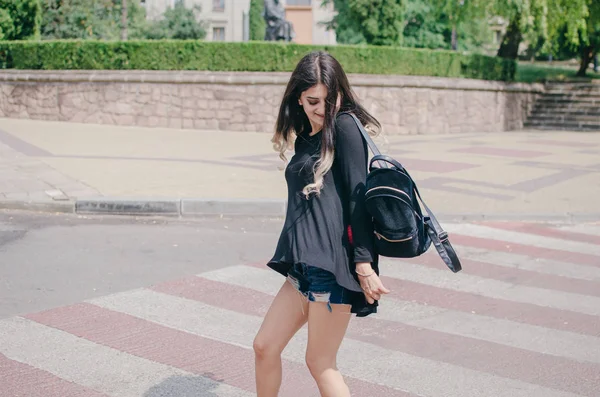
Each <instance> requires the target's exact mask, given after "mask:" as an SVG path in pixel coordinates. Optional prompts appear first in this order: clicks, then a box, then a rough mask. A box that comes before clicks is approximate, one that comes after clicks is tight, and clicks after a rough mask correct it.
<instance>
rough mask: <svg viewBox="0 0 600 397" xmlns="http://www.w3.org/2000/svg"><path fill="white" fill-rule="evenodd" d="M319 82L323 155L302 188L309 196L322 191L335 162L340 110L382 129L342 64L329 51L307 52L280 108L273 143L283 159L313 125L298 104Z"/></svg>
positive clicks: (369, 126)
mask: <svg viewBox="0 0 600 397" xmlns="http://www.w3.org/2000/svg"><path fill="white" fill-rule="evenodd" d="M319 83H321V84H323V85H324V86H325V87H326V88H327V98H326V99H325V115H324V116H325V119H324V121H323V128H322V130H321V131H322V133H321V155H320V158H319V160H317V161H316V163H315V167H314V169H313V173H314V182H313V183H311V184H309V185H307V186H306V187H305V188H304V190H303V192H304V194H305V195H306V196H308V195H310V194H311V193H316V194H317V195H318V194H319V193H320V191H321V188H322V187H323V176H324V175H325V174H326V173H327V172H328V171H329V170H330V169H331V166H332V165H333V160H334V158H335V153H334V148H335V119H336V115H337V113H338V112H352V113H353V114H354V115H355V116H356V117H357V118H358V119H359V120H360V121H361V122H362V124H363V125H364V126H365V128H366V129H367V131H369V132H370V133H371V134H372V135H376V134H377V133H378V132H379V131H380V130H381V124H380V123H379V122H378V121H377V119H375V117H373V116H372V115H371V114H370V113H369V112H368V111H367V110H366V109H365V108H364V107H363V106H362V105H361V104H360V103H359V102H358V99H357V97H356V95H355V94H354V92H353V91H352V88H351V87H350V83H349V81H348V78H347V76H346V73H345V72H344V69H343V68H342V65H340V63H339V62H338V61H337V60H336V59H335V58H334V57H333V56H331V55H330V54H329V53H327V52H324V51H313V52H310V53H309V54H307V55H305V56H304V57H303V58H302V59H301V60H300V62H298V65H296V68H295V70H294V71H293V72H292V75H291V77H290V80H289V82H288V84H287V87H286V90H285V93H284V95H283V99H282V101H281V105H280V107H279V114H278V116H277V123H276V126H275V134H274V135H273V138H272V139H271V142H273V147H274V148H275V150H277V151H278V152H279V155H280V157H281V158H282V159H283V160H284V161H286V157H285V151H286V150H287V149H289V148H290V147H291V144H292V142H293V141H294V139H295V137H296V136H297V135H299V134H302V132H304V131H307V130H310V128H311V125H310V121H309V119H308V116H307V115H306V113H305V112H304V110H303V109H302V107H301V106H300V104H299V103H298V99H299V98H300V95H301V94H302V93H303V92H304V91H306V90H307V89H309V88H311V87H313V86H315V85H317V84H319ZM338 94H339V95H340V96H341V101H340V102H341V105H340V108H339V109H336V102H337V97H338Z"/></svg>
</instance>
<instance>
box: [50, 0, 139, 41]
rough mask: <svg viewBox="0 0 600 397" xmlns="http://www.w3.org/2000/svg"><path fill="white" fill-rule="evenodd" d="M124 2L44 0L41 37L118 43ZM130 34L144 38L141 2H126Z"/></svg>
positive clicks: (132, 0) (108, 0)
mask: <svg viewBox="0 0 600 397" xmlns="http://www.w3.org/2000/svg"><path fill="white" fill-rule="evenodd" d="M121 4H122V3H121V0H69V1H62V0H44V17H43V22H42V37H43V38H44V39H47V40H55V39H98V40H117V39H119V37H120V30H121ZM127 26H128V35H129V37H130V38H132V39H136V38H143V37H144V32H145V27H146V12H145V10H144V8H143V7H142V6H141V5H140V4H139V0H127Z"/></svg>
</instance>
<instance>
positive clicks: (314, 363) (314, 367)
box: [305, 350, 336, 378]
mask: <svg viewBox="0 0 600 397" xmlns="http://www.w3.org/2000/svg"><path fill="white" fill-rule="evenodd" d="M305 360H306V366H307V367H308V370H309V371H310V373H311V374H312V376H313V377H314V378H317V377H318V376H320V375H321V374H322V373H323V372H325V371H326V370H328V369H336V365H335V357H329V356H328V355H325V354H323V352H318V351H311V350H307V351H306V357H305Z"/></svg>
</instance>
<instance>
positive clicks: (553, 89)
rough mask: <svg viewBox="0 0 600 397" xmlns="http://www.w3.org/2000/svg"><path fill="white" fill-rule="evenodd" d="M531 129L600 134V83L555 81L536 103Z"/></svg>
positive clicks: (547, 87) (549, 84)
mask: <svg viewBox="0 0 600 397" xmlns="http://www.w3.org/2000/svg"><path fill="white" fill-rule="evenodd" d="M524 126H525V127H527V128H536V129H545V130H572V131H598V132H600V81H599V80H596V81H595V82H594V80H591V81H566V82H559V81H551V82H548V83H546V92H545V93H544V94H542V96H541V97H540V98H539V99H538V100H537V101H536V103H535V106H534V108H533V111H532V112H531V115H530V116H529V119H528V120H527V121H526V122H525V124H524Z"/></svg>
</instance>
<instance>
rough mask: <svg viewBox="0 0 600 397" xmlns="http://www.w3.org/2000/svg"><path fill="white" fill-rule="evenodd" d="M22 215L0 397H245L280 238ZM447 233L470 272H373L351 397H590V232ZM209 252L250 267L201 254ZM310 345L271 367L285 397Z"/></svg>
mask: <svg viewBox="0 0 600 397" xmlns="http://www.w3.org/2000/svg"><path fill="white" fill-rule="evenodd" d="M24 213H25V212H23V213H19V214H17V213H15V212H6V211H0V231H6V232H7V233H10V236H11V237H10V241H7V243H6V244H1V243H2V238H1V236H2V233H0V246H1V251H0V252H1V253H2V259H3V260H2V264H3V265H4V264H6V266H0V279H1V280H2V283H0V297H1V296H4V297H5V299H0V306H3V307H8V306H12V305H11V303H13V302H15V303H18V306H19V308H20V309H25V310H19V311H18V312H12V313H11V314H9V315H8V316H6V317H4V318H0V385H2V387H1V388H0V395H1V396H3V397H4V396H7V397H8V396H11V397H13V396H27V397H42V396H43V397H65V396H70V397H97V396H103V397H164V396H170V397H192V396H194V397H251V396H256V394H255V392H256V390H255V387H254V365H253V363H254V353H253V350H252V345H253V339H254V336H255V335H256V332H257V331H258V329H259V327H260V325H261V322H262V319H263V317H264V315H265V313H266V311H267V309H268V307H269V305H270V304H271V302H272V300H273V297H274V296H275V294H276V293H277V291H278V290H279V288H280V287H281V285H282V284H283V283H284V279H283V277H282V276H281V275H279V274H277V273H276V272H274V271H272V270H270V269H268V268H267V267H266V266H265V259H266V258H267V257H268V255H270V253H271V249H272V247H273V246H274V244H275V242H276V237H277V234H278V231H279V228H280V224H281V221H270V223H269V222H266V221H264V222H265V223H261V224H260V225H259V224H257V222H254V221H252V220H251V221H249V220H246V219H240V218H236V219H223V220H221V219H212V220H196V219H194V220H184V219H173V220H168V221H166V222H164V223H161V224H160V225H153V224H152V223H151V222H148V221H147V220H146V222H147V223H146V224H141V223H140V220H139V218H138V219H137V220H135V221H134V220H127V219H124V220H120V221H119V222H117V221H116V220H115V219H122V218H121V217H106V216H85V217H84V216H77V215H65V214H60V215H49V214H43V216H46V217H47V218H46V219H48V220H37V219H35V220H33V221H28V220H27V219H28V217H30V216H31V215H24ZM35 216H42V215H37V214H36V215H35ZM123 218H129V219H134V218H132V217H123ZM144 219H145V218H144ZM129 222H131V223H129ZM447 226H448V229H449V230H450V231H451V233H452V234H451V240H452V243H453V245H454V246H455V248H456V250H457V252H458V253H459V257H460V258H461V261H462V262H463V271H461V272H459V273H452V272H451V271H449V270H448V269H447V268H446V267H445V265H444V263H443V262H442V261H441V260H440V258H439V257H438V256H437V254H436V253H435V251H434V250H430V251H429V252H428V253H426V254H425V255H423V256H421V257H419V258H414V259H410V260H397V259H389V258H383V259H382V262H381V266H380V269H381V274H382V281H383V283H384V285H385V286H386V287H387V288H389V289H390V290H391V292H390V294H389V295H386V296H384V297H383V299H382V300H381V302H380V308H379V311H378V313H377V314H374V315H371V316H368V317H366V318H352V319H351V321H350V326H349V329H348V332H347V334H346V337H345V339H344V341H343V342H342V345H341V347H340V351H339V354H338V358H337V366H338V367H339V369H340V371H341V373H342V374H343V375H344V377H345V380H346V383H347V384H348V385H349V387H350V390H351V391H352V395H353V396H355V397H576V396H586V397H597V396H598V390H600V224H598V223H597V224H576V225H574V224H563V223H543V224H542V223H537V222H520V221H513V222H499V221H480V222H459V223H448V224H447ZM242 229H244V230H243V231H242ZM246 232H247V233H246ZM261 241H262V243H261ZM232 242H235V244H232ZM220 243H222V244H225V245H226V246H229V247H231V248H232V249H234V248H235V246H236V245H237V244H241V245H243V246H245V247H246V248H244V249H243V250H244V252H245V253H246V254H250V255H252V256H254V257H255V260H243V259H242V258H236V257H235V256H233V255H229V253H228V252H224V255H223V259H218V258H217V257H213V258H212V259H209V258H210V256H209V255H210V254H209V255H206V254H203V253H202V251H205V250H208V251H210V250H211V249H213V248H214V246H215V245H218V244H220ZM267 245H270V246H271V248H269V247H267ZM253 247H254V248H253ZM259 257H263V259H262V260H259V259H258V258H259ZM187 260H191V262H190V263H183V262H184V261H187ZM194 262H197V263H198V264H197V265H194ZM206 262H211V263H210V264H209V267H212V268H207V266H205V265H206ZM217 262H219V266H218V267H215V263H217ZM15 264H18V266H15ZM6 274H8V275H11V274H12V276H10V277H8V279H7V278H6V277H5V275H6ZM92 287H93V288H92ZM111 289H112V290H111ZM73 290H74V291H76V294H75V295H73V294H72V293H71V291H73ZM6 292H8V295H6ZM18 297H29V298H30V300H31V301H32V302H24V299H23V298H21V299H18ZM36 297H43V298H44V299H38V300H36ZM61 301H62V303H59V302H61ZM33 305H35V306H36V307H33ZM0 317H2V316H0ZM309 332H310V331H309V329H308V327H307V326H304V327H303V328H302V329H301V330H300V331H299V332H298V333H297V334H296V335H295V336H294V337H293V338H292V340H291V341H290V343H289V345H288V346H287V347H286V349H285V350H284V352H283V354H282V359H283V385H282V389H281V393H280V394H279V396H281V397H298V396H302V397H317V396H318V395H319V393H318V391H317V388H316V387H315V384H314V381H313V380H312V377H311V375H310V373H309V371H308V369H307V368H306V364H305V349H306V346H307V341H308V333H309Z"/></svg>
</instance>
